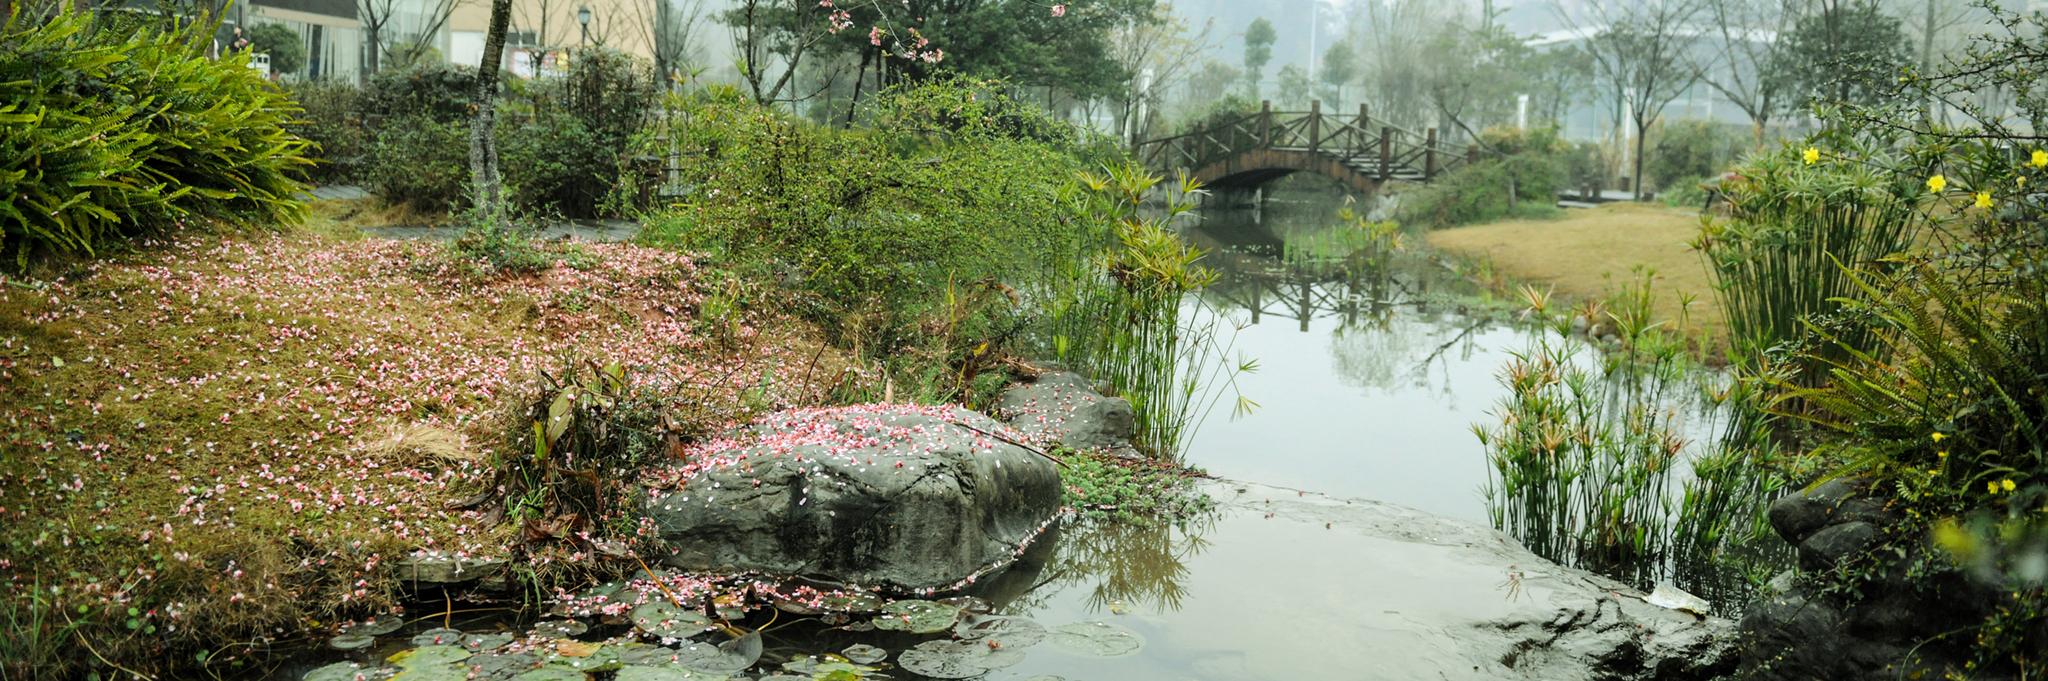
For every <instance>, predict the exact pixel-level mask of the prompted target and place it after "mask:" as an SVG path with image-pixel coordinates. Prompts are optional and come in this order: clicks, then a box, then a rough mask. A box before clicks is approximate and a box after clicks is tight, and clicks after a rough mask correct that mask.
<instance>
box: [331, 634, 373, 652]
mask: <svg viewBox="0 0 2048 681" xmlns="http://www.w3.org/2000/svg"><path fill="white" fill-rule="evenodd" d="M376 642H377V638H376V637H374V636H370V635H368V634H342V635H340V636H336V637H334V638H331V639H328V640H327V647H329V648H333V649H335V650H362V649H364V648H368V647H370V646H371V645H372V644H375V643H376Z"/></svg>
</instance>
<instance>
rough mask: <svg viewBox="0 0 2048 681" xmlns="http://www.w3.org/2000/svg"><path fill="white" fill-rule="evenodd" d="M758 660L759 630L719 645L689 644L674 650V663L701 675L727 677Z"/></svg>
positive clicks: (759, 658)
mask: <svg viewBox="0 0 2048 681" xmlns="http://www.w3.org/2000/svg"><path fill="white" fill-rule="evenodd" d="M759 661H761V634H760V632H748V633H747V635H745V636H741V637H739V638H737V639H733V640H731V641H727V642H725V643H721V644H718V645H712V644H709V643H692V644H690V645H687V646H683V647H681V648H677V649H676V664H679V665H682V666H683V667H685V668H688V669H690V670H691V671H695V672H700V673H703V674H710V675H723V676H730V675H733V674H738V673H740V672H742V671H746V669H747V668H748V667H752V666H754V663H756V662H759Z"/></svg>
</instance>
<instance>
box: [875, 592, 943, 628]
mask: <svg viewBox="0 0 2048 681" xmlns="http://www.w3.org/2000/svg"><path fill="white" fill-rule="evenodd" d="M959 619H960V609H959V608H955V607H953V606H950V605H946V604H944V603H934V602H931V601H915V600H912V601H896V602H894V603H890V604H888V605H885V606H882V614H880V615H876V616H875V628H876V629H885V630H888V631H908V632H910V633H913V634H936V633H939V632H941V631H945V630H947V629H951V628H953V622H955V621H957V620H959Z"/></svg>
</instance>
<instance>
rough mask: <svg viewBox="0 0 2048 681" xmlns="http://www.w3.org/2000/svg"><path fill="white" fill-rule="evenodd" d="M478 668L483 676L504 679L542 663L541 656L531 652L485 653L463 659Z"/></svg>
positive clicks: (479, 674) (478, 671) (478, 672)
mask: <svg viewBox="0 0 2048 681" xmlns="http://www.w3.org/2000/svg"><path fill="white" fill-rule="evenodd" d="M463 662H464V664H468V665H469V666H471V667H474V668H476V671H477V674H478V676H480V677H483V678H492V679H502V678H505V677H507V676H510V675H512V674H514V673H517V672H519V671H522V670H526V669H532V668H533V666H534V665H537V664H540V657H539V656H536V655H534V654H533V653H529V652H517V653H503V654H499V653H483V654H481V655H477V656H474V657H471V658H469V659H467V660H464V661H463Z"/></svg>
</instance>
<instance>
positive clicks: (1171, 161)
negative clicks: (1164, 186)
mask: <svg viewBox="0 0 2048 681" xmlns="http://www.w3.org/2000/svg"><path fill="white" fill-rule="evenodd" d="M1136 151H1137V157H1138V160H1139V161H1141V162H1143V163H1144V164H1145V165H1146V166H1147V167H1150V168H1154V169H1157V170H1185V171H1188V173H1189V174H1191V175H1192V176H1193V177H1194V179H1196V180H1199V181H1201V183H1202V184H1203V185H1204V186H1208V187H1212V188H1217V189H1252V188H1256V187H1258V186H1260V185H1263V184H1265V183H1267V182H1271V181H1273V180H1276V179H1279V178H1281V177H1284V176H1287V175H1291V174H1293V173H1298V172H1312V173H1318V174H1321V175H1324V176H1327V177H1329V178H1330V179H1333V180H1336V181H1337V182H1339V183H1342V184H1343V185H1344V186H1345V187H1347V188H1350V189H1351V190H1353V191H1356V192H1359V193H1361V194H1368V195H1369V194H1374V193H1377V192H1378V190H1379V188H1380V187H1381V186H1382V185H1384V184H1386V183H1388V182H1394V181H1404V182H1428V181H1431V180H1434V179H1436V177H1437V175H1438V174H1441V173H1443V172H1444V171H1446V170H1450V169H1453V168H1456V167H1458V166H1461V165H1465V164H1468V163H1472V162H1473V161H1475V160H1477V159H1478V158H1479V147H1477V146H1472V145H1459V146H1452V145H1447V144H1443V143H1442V142H1441V141H1440V140H1438V139H1437V132H1436V128H1429V129H1428V130H1425V131H1424V132H1423V133H1422V134H1416V133H1414V132H1412V131H1409V130H1404V129H1402V128H1399V127H1396V126H1394V125H1392V124H1389V123H1387V122H1385V121H1379V120H1374V119H1373V117H1372V115H1371V111H1370V110H1369V109H1368V107H1367V106H1366V105H1364V104H1360V105H1358V114H1357V115H1356V116H1347V115H1341V114H1332V113H1324V112H1323V104H1322V102H1313V103H1312V104H1311V105H1310V106H1309V110H1308V111H1305V112H1281V111H1274V110H1273V103H1272V102H1270V101H1267V102H1263V103H1261V104H1260V106H1259V110H1258V111H1257V112H1255V113H1249V114H1245V115H1243V116H1239V117H1237V118H1233V119H1228V120H1223V121H1220V122H1217V121H1212V122H1209V123H1208V124H1206V125H1203V126H1202V127H1197V128H1194V129H1192V130H1189V131H1187V132H1183V133H1180V134H1178V135H1173V136H1170V137H1161V138H1158V139H1153V140H1147V141H1144V142H1139V143H1138V145H1137V150H1136Z"/></svg>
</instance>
